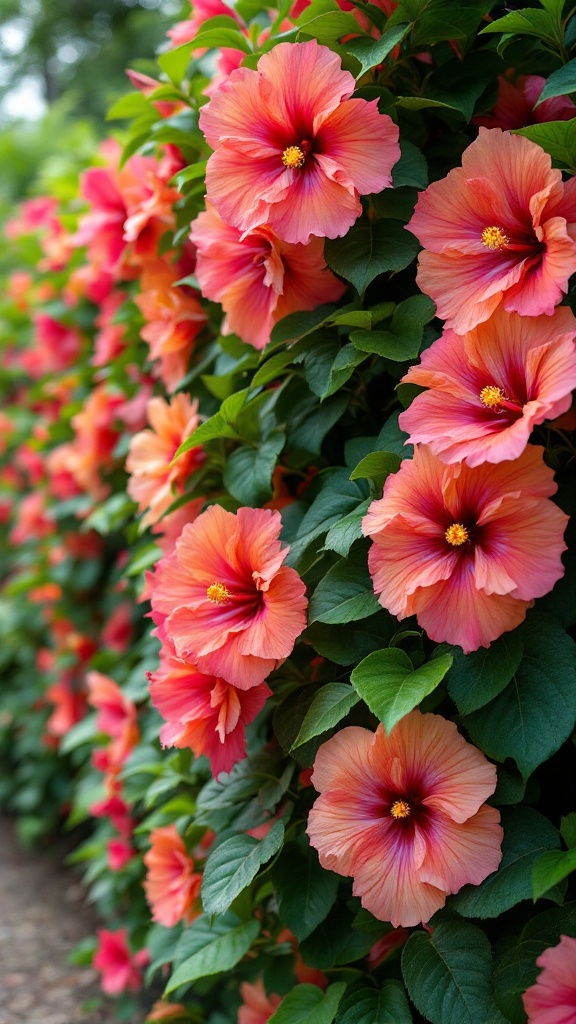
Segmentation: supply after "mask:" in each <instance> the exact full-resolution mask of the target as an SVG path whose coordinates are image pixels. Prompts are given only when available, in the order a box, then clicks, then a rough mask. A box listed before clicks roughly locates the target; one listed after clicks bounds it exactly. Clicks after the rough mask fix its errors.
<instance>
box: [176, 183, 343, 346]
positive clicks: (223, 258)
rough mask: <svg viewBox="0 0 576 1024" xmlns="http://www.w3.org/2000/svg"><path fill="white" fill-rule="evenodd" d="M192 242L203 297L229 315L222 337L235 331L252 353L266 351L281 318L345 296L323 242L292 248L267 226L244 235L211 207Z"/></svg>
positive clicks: (194, 229)
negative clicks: (219, 305)
mask: <svg viewBox="0 0 576 1024" xmlns="http://www.w3.org/2000/svg"><path fill="white" fill-rule="evenodd" d="M190 237H191V239H192V241H193V242H194V243H195V245H196V246H197V250H198V251H197V254H196V277H197V278H198V283H199V284H200V288H201V290H202V294H203V295H205V296H206V298H208V299H211V300H212V301H213V302H220V303H221V304H222V308H223V310H224V312H225V313H226V314H227V315H226V318H225V320H224V323H223V325H222V333H223V334H230V333H231V332H234V333H235V334H237V335H238V337H239V338H242V340H243V341H246V342H248V344H249V345H254V348H259V349H260V348H264V346H265V345H266V344H267V343H268V342H269V341H270V331H271V330H272V328H273V326H274V324H275V323H277V322H278V320H281V319H282V317H283V316H287V315H288V313H294V312H295V311H296V310H299V309H315V308H316V306H319V305H321V304H322V303H323V302H334V301H335V300H336V299H339V298H340V296H341V295H343V293H344V292H345V291H346V285H344V284H343V283H342V282H341V281H339V280H338V278H337V277H335V276H334V274H333V273H332V272H331V271H330V270H329V269H328V267H327V266H326V262H325V260H324V243H323V241H322V239H320V238H313V239H312V240H311V241H310V243H309V244H308V245H290V244H289V243H287V242H282V241H280V239H279V238H277V237H276V235H275V234H274V232H273V231H271V230H270V228H269V227H266V226H263V227H259V228H255V229H254V231H250V232H248V233H247V234H244V235H241V234H240V232H239V231H238V229H237V228H233V227H231V226H230V225H229V224H226V223H225V222H224V221H223V220H222V218H221V217H220V215H219V213H217V211H216V210H215V209H214V207H213V206H212V204H211V203H207V204H206V210H205V211H204V212H203V213H201V214H200V216H199V217H198V218H197V219H196V220H195V221H194V223H193V225H192V231H191V234H190Z"/></svg>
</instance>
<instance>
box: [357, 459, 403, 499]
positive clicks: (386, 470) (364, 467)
mask: <svg viewBox="0 0 576 1024" xmlns="http://www.w3.org/2000/svg"><path fill="white" fill-rule="evenodd" d="M399 469H400V458H399V456H398V455H396V454H395V453H394V452H370V454H369V455H365V456H364V458H363V459H360V462H359V463H358V465H357V466H355V468H354V469H353V470H352V472H351V473H350V479H351V480H373V481H374V486H375V487H376V489H377V490H380V489H381V488H382V486H383V484H384V481H385V480H386V478H387V477H388V476H389V475H390V473H397V472H398V470H399Z"/></svg>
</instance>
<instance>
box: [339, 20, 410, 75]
mask: <svg viewBox="0 0 576 1024" xmlns="http://www.w3.org/2000/svg"><path fill="white" fill-rule="evenodd" d="M409 31H410V25H396V26H395V27H394V28H391V29H389V31H387V32H384V34H383V35H381V36H380V39H377V40H374V39H373V38H372V37H371V36H361V37H360V38H355V39H350V40H348V41H347V42H346V43H345V44H344V46H345V49H346V50H347V52H348V53H351V54H352V55H353V56H354V57H356V59H357V60H358V61H360V74H359V76H358V77H360V76H361V75H363V74H364V73H365V72H366V71H369V70H370V68H374V67H376V66H377V65H378V64H381V63H382V61H383V60H385V59H386V57H387V56H388V54H389V53H390V52H391V51H392V50H393V49H394V47H395V46H397V45H398V43H401V42H402V40H403V39H404V36H406V35H407V34H408V32H409Z"/></svg>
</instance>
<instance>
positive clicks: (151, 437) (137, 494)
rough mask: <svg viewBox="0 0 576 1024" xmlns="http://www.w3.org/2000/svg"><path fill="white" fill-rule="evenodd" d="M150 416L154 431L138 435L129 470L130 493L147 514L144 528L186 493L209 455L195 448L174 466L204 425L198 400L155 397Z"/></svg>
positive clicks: (140, 509)
mask: <svg viewBox="0 0 576 1024" xmlns="http://www.w3.org/2000/svg"><path fill="white" fill-rule="evenodd" d="M146 414H147V416H148V422H149V423H150V426H151V427H152V430H143V431H141V432H140V433H139V434H135V435H134V437H133V438H132V440H131V441H130V451H129V453H128V458H127V459H126V469H127V471H128V472H129V473H130V474H131V475H130V480H129V481H128V494H129V495H130V497H131V498H133V500H134V501H136V502H138V509H139V511H140V512H145V513H146V514H145V515H144V516H143V517H142V526H151V525H152V523H156V522H157V521H158V520H159V519H160V518H161V516H162V515H163V514H164V512H166V511H167V509H169V508H170V505H172V503H173V502H174V501H175V499H176V498H177V497H178V495H179V494H183V492H184V488H185V486H186V481H187V479H188V477H189V476H190V474H191V473H192V472H193V471H194V470H195V469H197V468H198V466H200V465H201V464H202V463H203V462H204V459H205V456H204V452H203V451H202V449H201V448H199V447H198V448H191V449H190V450H189V451H187V452H186V453H185V454H184V455H183V456H182V457H181V458H179V459H177V461H176V462H175V463H174V465H172V460H173V458H174V456H175V454H176V452H177V450H178V448H179V447H180V445H181V444H182V442H183V441H185V440H186V439H187V438H188V437H190V435H191V434H192V433H193V432H194V431H195V430H196V427H197V426H198V424H199V423H200V417H199V415H198V401H197V400H196V401H194V402H191V401H190V399H189V398H188V395H185V394H184V393H183V392H181V393H180V394H178V395H175V396H174V398H173V399H172V401H171V402H165V401H164V399H163V398H151V399H150V401H149V402H148V406H147V409H146Z"/></svg>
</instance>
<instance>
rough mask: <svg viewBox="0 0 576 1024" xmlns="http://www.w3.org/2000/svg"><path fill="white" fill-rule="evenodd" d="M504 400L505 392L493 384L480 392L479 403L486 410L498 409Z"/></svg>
mask: <svg viewBox="0 0 576 1024" xmlns="http://www.w3.org/2000/svg"><path fill="white" fill-rule="evenodd" d="M506 400H507V399H506V394H505V392H504V391H503V390H502V388H498V387H496V385H495V384H487V385H486V387H485V388H482V391H481V392H480V401H481V402H482V405H485V406H486V408H487V409H499V408H500V406H501V405H502V402H505V401H506Z"/></svg>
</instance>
